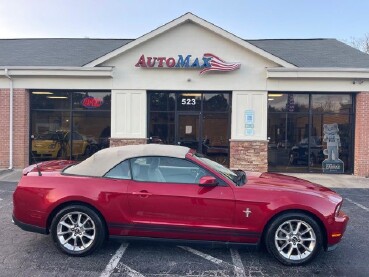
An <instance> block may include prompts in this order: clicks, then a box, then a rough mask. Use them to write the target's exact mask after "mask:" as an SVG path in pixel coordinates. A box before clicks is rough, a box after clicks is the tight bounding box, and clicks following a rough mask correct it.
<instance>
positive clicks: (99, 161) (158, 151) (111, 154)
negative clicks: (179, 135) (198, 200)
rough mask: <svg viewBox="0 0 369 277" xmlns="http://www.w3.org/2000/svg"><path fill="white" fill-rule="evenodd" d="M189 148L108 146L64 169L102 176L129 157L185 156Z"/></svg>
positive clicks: (148, 145)
mask: <svg viewBox="0 0 369 277" xmlns="http://www.w3.org/2000/svg"><path fill="white" fill-rule="evenodd" d="M189 150H190V149H189V148H188V147H184V146H176V145H163V144H141V145H127V146H119V147H112V148H106V149H103V150H100V151H99V152H97V153H95V154H94V155H92V156H91V157H89V158H88V159H86V160H84V161H82V162H81V163H79V164H76V165H74V166H71V167H69V168H67V169H66V170H64V173H67V174H76V175H83V176H95V177H101V176H104V174H105V173H106V172H108V171H109V170H110V169H111V168H113V167H114V166H115V165H117V164H118V163H120V162H121V161H124V160H126V159H129V158H134V157H141V156H168V157H175V158H185V156H186V154H187V153H188V151H189Z"/></svg>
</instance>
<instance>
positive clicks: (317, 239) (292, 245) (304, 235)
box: [265, 212, 323, 265]
mask: <svg viewBox="0 0 369 277" xmlns="http://www.w3.org/2000/svg"><path fill="white" fill-rule="evenodd" d="M265 244H266V248H267V249H268V252H269V253H270V254H272V255H273V256H274V257H275V258H276V259H277V260H278V261H280V262H281V263H283V264H285V265H302V264H305V263H308V262H310V261H311V260H312V259H313V258H314V257H315V256H316V255H318V253H319V252H320V251H321V249H322V245H323V237H322V231H321V229H320V227H319V225H318V223H317V222H316V220H314V219H313V218H312V217H311V216H309V215H306V214H304V213H297V212H295V213H286V214H282V215H280V216H278V217H277V218H276V219H275V220H274V221H273V222H272V223H271V224H270V226H269V228H268V230H267V233H266V237H265Z"/></svg>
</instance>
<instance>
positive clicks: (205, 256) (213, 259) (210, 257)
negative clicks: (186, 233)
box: [178, 246, 224, 264]
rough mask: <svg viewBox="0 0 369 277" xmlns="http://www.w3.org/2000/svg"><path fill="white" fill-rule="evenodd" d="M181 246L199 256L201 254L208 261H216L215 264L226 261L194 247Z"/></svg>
mask: <svg viewBox="0 0 369 277" xmlns="http://www.w3.org/2000/svg"><path fill="white" fill-rule="evenodd" d="M178 247H179V248H182V249H183V250H186V251H188V252H191V253H192V254H195V255H197V256H200V257H202V258H204V259H206V260H208V261H211V262H212V263H215V264H221V263H224V262H223V261H222V260H220V259H217V258H214V257H213V256H210V255H208V254H205V253H202V252H200V251H198V250H196V249H193V248H191V247H187V246H178Z"/></svg>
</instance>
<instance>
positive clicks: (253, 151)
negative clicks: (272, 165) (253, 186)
mask: <svg viewBox="0 0 369 277" xmlns="http://www.w3.org/2000/svg"><path fill="white" fill-rule="evenodd" d="M229 157H230V163H229V164H230V168H231V169H242V170H246V171H257V172H265V171H267V170H268V141H266V140H265V141H264V140H256V141H255V140H253V141H240V140H231V141H230V154H229Z"/></svg>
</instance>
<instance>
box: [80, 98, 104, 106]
mask: <svg viewBox="0 0 369 277" xmlns="http://www.w3.org/2000/svg"><path fill="white" fill-rule="evenodd" d="M103 103H104V100H103V99H101V98H95V97H91V96H90V97H86V98H83V99H82V101H81V104H82V106H83V107H85V108H88V109H95V108H99V107H101V106H102V104H103Z"/></svg>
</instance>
